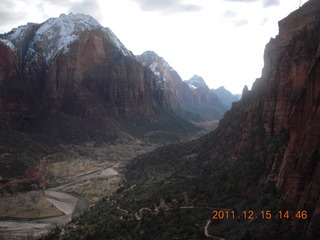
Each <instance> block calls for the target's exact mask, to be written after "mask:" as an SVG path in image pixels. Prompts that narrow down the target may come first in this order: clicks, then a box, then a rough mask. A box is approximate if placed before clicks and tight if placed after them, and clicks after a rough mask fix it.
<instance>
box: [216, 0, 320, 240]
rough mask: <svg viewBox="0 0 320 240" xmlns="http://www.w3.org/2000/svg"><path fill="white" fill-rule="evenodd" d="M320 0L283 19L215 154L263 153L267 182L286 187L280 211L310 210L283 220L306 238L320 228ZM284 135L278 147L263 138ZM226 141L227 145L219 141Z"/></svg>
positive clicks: (233, 156) (222, 131)
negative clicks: (305, 215) (258, 75)
mask: <svg viewBox="0 0 320 240" xmlns="http://www.w3.org/2000/svg"><path fill="white" fill-rule="evenodd" d="M319 13H320V1H318V0H310V1H309V2H307V3H306V4H305V5H304V6H303V7H301V8H300V9H298V10H297V11H295V12H293V13H292V14H290V15H289V16H288V17H287V18H285V19H283V20H282V21H280V22H279V28H280V32H279V35H278V36H277V37H276V38H275V39H271V40H270V42H269V43H268V44H267V46H266V49H265V57H264V58H265V66H264V69H263V72H262V76H261V78H260V79H257V81H256V82H255V83H254V85H253V87H252V90H251V91H250V92H247V93H244V96H243V99H242V100H241V101H240V102H239V103H235V104H233V107H232V109H231V111H230V112H228V113H227V114H226V117H225V118H224V119H223V120H222V121H221V123H220V127H219V129H218V130H217V131H216V133H215V134H216V137H220V138H217V139H219V140H220V143H215V144H218V145H219V144H220V145H219V146H218V147H216V146H215V147H214V149H215V151H213V154H215V155H218V154H222V153H223V154H224V155H225V156H228V157H229V159H234V160H235V159H238V160H239V161H241V159H242V158H243V156H245V154H247V153H248V152H250V151H251V152H252V150H253V151H254V152H261V151H262V149H264V150H263V151H265V150H266V149H267V150H268V154H267V155H261V157H263V160H264V162H265V166H266V168H267V170H268V172H269V174H268V176H267V178H266V179H265V181H271V182H274V183H275V185H276V186H277V187H278V189H280V190H281V191H282V196H281V210H288V211H290V212H296V211H301V210H306V211H308V219H306V220H301V219H293V220H290V221H282V222H281V225H282V226H283V227H286V228H288V229H291V230H292V231H294V232H297V233H299V234H301V235H300V236H303V238H305V239H318V238H317V237H319V235H318V234H319V232H320V121H319V120H320V108H319V106H320V27H319V26H320V14H319ZM280 134H281V135H282V136H285V138H284V140H282V143H281V144H279V145H277V147H274V146H275V145H271V144H270V142H269V143H268V142H267V141H265V140H266V139H273V138H275V137H276V136H278V135H280ZM221 141H223V143H224V144H223V145H221Z"/></svg>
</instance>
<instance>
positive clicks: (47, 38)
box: [5, 13, 133, 63]
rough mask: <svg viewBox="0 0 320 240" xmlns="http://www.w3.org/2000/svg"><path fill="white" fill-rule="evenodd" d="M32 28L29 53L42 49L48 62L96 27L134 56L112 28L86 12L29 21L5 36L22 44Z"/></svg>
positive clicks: (127, 54) (129, 54)
mask: <svg viewBox="0 0 320 240" xmlns="http://www.w3.org/2000/svg"><path fill="white" fill-rule="evenodd" d="M33 27H34V28H33ZM32 28H33V29H35V31H34V37H33V39H32V41H31V42H30V43H29V49H28V54H29V55H30V56H36V53H37V50H39V49H40V50H41V53H42V55H43V57H44V58H45V60H46V62H47V63H49V62H50V61H51V60H52V59H54V58H55V57H56V56H57V55H58V54H59V53H61V52H62V53H66V52H67V51H68V50H69V48H68V47H69V45H70V44H71V43H73V42H74V41H75V40H77V39H78V38H79V36H80V34H81V33H82V32H83V31H86V30H94V29H99V30H100V31H102V32H105V33H106V34H107V36H108V37H109V38H110V40H111V41H112V42H113V43H114V45H115V46H116V47H118V48H119V50H120V51H121V52H122V53H123V54H124V55H126V56H131V57H133V54H132V53H131V52H130V51H129V50H127V49H126V48H125V46H124V45H123V44H122V43H121V42H120V40H119V39H118V38H117V37H116V36H115V35H114V33H113V32H112V31H111V30H110V29H108V28H104V27H103V26H102V25H101V24H100V23H99V22H98V21H97V20H95V19H94V18H93V17H91V16H88V15H84V14H73V13H69V14H68V15H66V14H61V15H60V16H59V17H58V18H50V19H48V20H47V21H45V22H44V23H42V24H29V23H28V24H27V25H24V26H20V27H18V28H15V29H13V30H12V31H11V33H9V34H8V35H7V36H6V37H5V38H6V39H7V40H10V42H12V43H13V44H14V45H16V46H19V45H20V46H22V45H24V44H21V43H22V42H21V41H25V40H24V38H25V37H26V36H27V34H28V31H29V32H30V29H32ZM36 49H37V50H36Z"/></svg>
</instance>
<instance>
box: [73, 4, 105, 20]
mask: <svg viewBox="0 0 320 240" xmlns="http://www.w3.org/2000/svg"><path fill="white" fill-rule="evenodd" d="M99 9H100V6H99V3H98V2H97V1H96V0H83V1H81V2H76V3H75V4H73V5H71V6H70V8H69V11H70V12H73V13H84V14H88V15H90V16H92V17H94V18H95V19H97V20H101V17H102V16H101V13H100V11H99Z"/></svg>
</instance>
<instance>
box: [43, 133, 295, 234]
mask: <svg viewBox="0 0 320 240" xmlns="http://www.w3.org/2000/svg"><path fill="white" fill-rule="evenodd" d="M212 134H217V133H211V134H209V135H207V136H205V137H203V138H201V139H200V140H196V141H192V142H189V143H185V144H174V145H169V146H166V147H162V148H159V149H156V150H155V151H153V152H151V153H147V154H144V155H142V156H139V157H136V158H135V159H133V160H131V161H130V162H128V164H127V172H126V180H127V181H126V184H125V185H124V186H122V187H121V188H119V189H118V190H117V192H116V194H114V195H113V196H111V197H109V198H105V199H103V201H101V202H100V203H99V204H97V205H96V206H95V207H93V208H91V209H90V211H88V212H86V213H85V214H83V215H82V216H80V217H79V218H76V219H74V221H73V222H72V223H71V224H69V225H68V226H67V227H65V228H62V229H60V228H57V229H56V230H55V231H54V232H52V233H51V234H50V235H49V236H47V237H46V238H44V239H47V240H48V239H205V238H206V235H205V234H208V235H210V236H217V237H222V238H227V239H270V237H271V236H272V235H273V234H274V232H275V231H277V239H287V237H288V238H289V237H290V236H289V235H288V234H287V233H281V232H279V231H278V229H277V225H278V222H279V219H277V218H276V217H273V218H272V219H261V216H260V217H259V218H257V219H256V218H255V219H254V220H252V219H244V217H243V215H242V214H243V211H249V210H252V211H254V213H255V216H257V214H258V213H260V211H271V212H272V214H274V215H275V213H276V212H277V210H278V209H279V206H278V199H279V197H280V193H279V192H278V191H277V190H276V188H275V186H274V185H273V184H272V183H269V182H267V181H262V180H263V179H264V178H265V177H266V174H267V171H266V168H265V166H264V160H263V159H264V157H266V155H267V154H269V153H268V151H267V150H266V148H265V147H266V146H267V147H268V149H269V150H270V149H278V148H279V147H280V146H281V145H282V144H283V141H284V138H285V134H283V133H282V134H280V135H278V136H276V137H274V138H273V139H267V140H265V142H264V146H265V147H262V148H261V150H260V151H258V152H253V151H248V152H247V153H246V154H245V155H244V156H243V157H242V159H241V161H236V162H234V161H230V159H224V158H220V159H218V158H215V157H214V155H213V154H211V155H208V154H206V153H211V152H212V145H211V146H210V143H208V139H212V138H211V137H212V136H211V135H212ZM211 143H212V142H211ZM214 210H228V211H234V212H235V214H236V216H241V217H240V218H237V217H236V218H235V219H231V218H229V219H226V218H223V219H212V217H213V213H212V211H214ZM209 220H211V222H210V223H209V225H207V224H208V221H209ZM206 226H207V227H206ZM205 229H206V230H207V232H205Z"/></svg>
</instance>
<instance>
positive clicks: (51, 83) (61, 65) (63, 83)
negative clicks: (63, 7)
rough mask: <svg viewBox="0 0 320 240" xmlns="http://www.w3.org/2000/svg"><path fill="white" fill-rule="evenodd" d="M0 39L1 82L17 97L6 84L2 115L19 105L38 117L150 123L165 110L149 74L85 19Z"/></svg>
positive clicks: (70, 18) (66, 19)
mask: <svg viewBox="0 0 320 240" xmlns="http://www.w3.org/2000/svg"><path fill="white" fill-rule="evenodd" d="M66 26H67V27H66ZM1 39H2V40H1V42H0V54H1V56H2V57H1V60H0V61H1V62H0V66H1V68H0V72H1V73H0V78H1V81H2V82H6V83H8V84H10V82H16V83H17V85H19V88H20V90H21V91H22V94H21V93H19V94H16V95H15V97H14V95H12V93H10V91H9V90H8V86H7V85H8V84H7V85H6V86H3V88H1V90H2V96H1V106H0V107H1V111H2V112H3V113H8V111H7V110H8V109H6V108H5V106H4V105H6V104H9V105H10V102H12V104H11V105H10V106H11V108H19V107H18V105H19V104H20V102H23V104H24V105H26V106H27V105H28V106H29V105H32V108H33V109H34V108H35V109H36V112H39V113H56V112H64V113H67V114H71V115H78V116H85V117H90V118H99V117H101V116H102V115H114V116H122V117H126V118H139V117H147V118H154V117H155V115H156V112H158V111H161V110H166V109H168V108H169V105H168V104H167V101H166V99H165V98H164V94H163V90H162V89H161V86H160V85H159V84H158V83H157V81H156V78H155V76H154V74H153V73H152V72H151V71H150V70H148V69H145V68H144V67H143V66H142V65H141V64H140V63H139V62H138V61H136V59H135V57H134V56H133V55H132V53H131V52H130V51H128V50H127V49H125V47H124V46H123V45H122V43H121V42H120V41H119V40H118V39H117V38H116V36H115V35H114V34H113V33H112V32H111V30H109V29H106V28H103V27H102V26H101V25H100V24H99V23H97V22H96V21H95V20H94V19H92V18H91V17H89V16H85V15H79V14H77V15H73V14H69V15H61V16H60V17H59V18H57V19H49V20H48V21H46V22H45V23H42V24H28V25H25V26H21V27H19V28H17V29H13V30H12V32H10V33H8V34H6V35H2V36H1ZM10 47H12V48H14V49H13V50H12V49H10ZM10 79H13V80H10ZM9 95H10V96H11V97H10V98H12V99H9V98H8V97H6V96H9ZM23 96H24V97H23ZM28 97H29V100H28V101H27V102H26V98H28ZM30 108H31V107H30ZM33 114H34V113H33ZM30 115H32V114H31V112H30Z"/></svg>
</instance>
